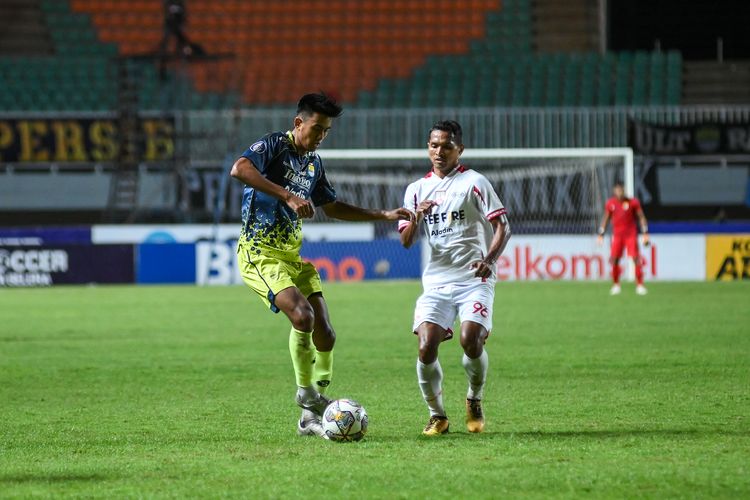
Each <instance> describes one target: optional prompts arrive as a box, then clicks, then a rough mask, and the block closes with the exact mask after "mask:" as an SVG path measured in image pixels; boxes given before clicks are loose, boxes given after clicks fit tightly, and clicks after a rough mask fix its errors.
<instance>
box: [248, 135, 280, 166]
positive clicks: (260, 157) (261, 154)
mask: <svg viewBox="0 0 750 500" xmlns="http://www.w3.org/2000/svg"><path fill="white" fill-rule="evenodd" d="M281 146H282V144H281V140H280V139H279V138H278V137H275V136H274V135H273V134H272V135H267V136H265V137H263V138H261V139H260V140H259V141H257V142H254V143H253V145H252V146H250V147H249V148H247V150H245V152H244V153H242V157H243V158H247V159H248V160H250V161H251V162H252V163H253V165H255V168H257V169H258V170H259V171H260V173H261V174H263V175H265V174H266V173H267V172H268V166H269V164H270V163H271V160H272V159H273V157H274V156H275V155H276V153H277V152H278V150H279V148H280V147H281Z"/></svg>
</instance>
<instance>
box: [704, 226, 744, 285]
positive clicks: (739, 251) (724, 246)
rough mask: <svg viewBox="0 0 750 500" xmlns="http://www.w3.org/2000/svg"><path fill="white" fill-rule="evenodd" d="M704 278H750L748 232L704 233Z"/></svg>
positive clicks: (727, 279) (728, 279)
mask: <svg viewBox="0 0 750 500" xmlns="http://www.w3.org/2000/svg"><path fill="white" fill-rule="evenodd" d="M706 279H707V280H720V281H734V280H750V234H721V235H719V234H709V235H706Z"/></svg>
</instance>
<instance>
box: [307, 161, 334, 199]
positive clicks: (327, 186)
mask: <svg viewBox="0 0 750 500" xmlns="http://www.w3.org/2000/svg"><path fill="white" fill-rule="evenodd" d="M310 199H311V200H312V202H313V205H315V206H316V207H319V206H321V205H327V204H329V203H333V202H334V201H336V190H335V189H333V186H332V185H331V183H330V182H328V177H326V171H325V169H324V168H323V164H322V163H321V165H320V178H318V181H317V182H316V183H315V187H314V188H313V190H312V192H311V193H310Z"/></svg>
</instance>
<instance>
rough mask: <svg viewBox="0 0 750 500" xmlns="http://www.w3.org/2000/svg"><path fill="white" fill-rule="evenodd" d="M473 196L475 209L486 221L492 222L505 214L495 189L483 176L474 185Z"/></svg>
mask: <svg viewBox="0 0 750 500" xmlns="http://www.w3.org/2000/svg"><path fill="white" fill-rule="evenodd" d="M473 189H474V195H475V197H474V198H475V200H476V202H477V208H479V211H480V212H481V213H483V214H484V216H485V217H486V218H487V220H494V219H497V218H498V217H503V216H505V215H506V214H507V212H506V210H505V207H504V206H503V204H502V202H501V201H500V198H499V197H498V196H497V193H496V192H495V189H494V188H493V187H492V184H490V181H488V180H487V178H486V177H484V176H479V177H478V178H477V181H476V183H475V184H474V188H473Z"/></svg>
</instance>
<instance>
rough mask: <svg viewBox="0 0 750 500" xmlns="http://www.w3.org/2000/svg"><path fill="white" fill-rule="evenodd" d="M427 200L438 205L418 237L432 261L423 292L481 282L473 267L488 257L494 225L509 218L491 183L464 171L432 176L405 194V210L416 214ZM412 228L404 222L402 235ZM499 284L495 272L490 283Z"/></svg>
mask: <svg viewBox="0 0 750 500" xmlns="http://www.w3.org/2000/svg"><path fill="white" fill-rule="evenodd" d="M425 200H433V201H435V202H437V203H438V205H437V206H435V207H433V208H432V211H431V212H430V214H429V215H427V216H425V218H424V219H423V220H422V222H420V225H421V227H420V232H421V234H422V236H423V237H425V238H427V241H428V242H429V245H430V259H429V262H428V263H427V266H426V267H425V270H424V272H423V273H422V284H423V286H424V289H425V290H428V289H430V288H435V287H440V286H445V285H452V284H468V283H471V282H472V281H473V280H477V281H478V282H481V281H482V279H481V278H476V277H475V276H474V270H473V269H471V267H470V266H471V263H472V262H475V261H477V260H481V259H482V258H483V257H484V256H485V255H487V251H488V250H489V246H490V243H491V242H492V237H493V235H494V231H493V229H492V224H490V221H491V220H493V219H496V218H498V217H505V208H504V207H503V204H502V203H501V202H500V199H499V198H498V196H497V194H496V193H495V190H494V189H493V188H492V185H491V184H490V181H488V180H487V178H486V177H485V176H483V175H482V174H480V173H478V172H476V171H474V170H471V169H468V168H466V167H464V166H463V165H459V166H458V167H456V168H455V169H454V170H453V171H452V172H451V173H450V174H448V175H446V176H445V177H443V178H442V179H441V178H440V177H438V176H437V175H435V174H434V173H433V172H430V173H429V174H427V175H426V176H425V177H423V178H422V179H419V180H418V181H416V182H413V183H411V184H409V187H407V188H406V194H405V196H404V208H407V209H409V210H412V211H415V210H416V209H417V206H418V205H419V204H420V203H421V202H423V201H425ZM408 224H409V222H408V221H400V222H399V226H398V228H399V232H400V231H403V230H404V229H405V228H406V227H407V225H408ZM495 280H496V276H495V273H494V271H493V274H492V276H491V277H490V278H488V280H486V281H491V282H492V283H494V282H495Z"/></svg>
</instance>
